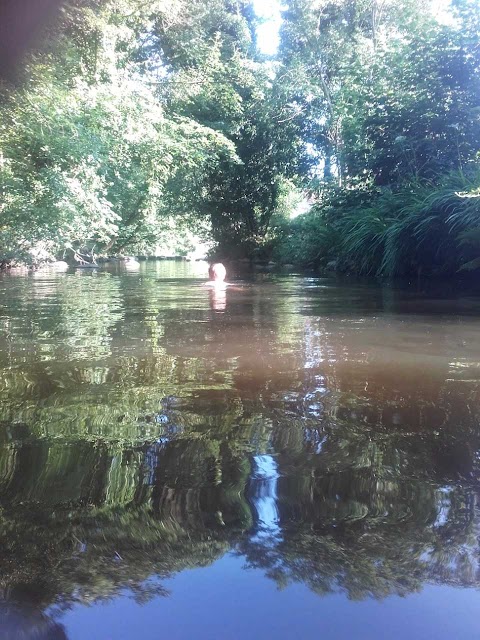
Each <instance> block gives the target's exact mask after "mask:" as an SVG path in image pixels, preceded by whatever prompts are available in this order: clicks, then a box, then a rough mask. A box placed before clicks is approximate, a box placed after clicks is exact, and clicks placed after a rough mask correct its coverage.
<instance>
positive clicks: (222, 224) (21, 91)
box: [0, 0, 480, 276]
mask: <svg viewBox="0 0 480 640" xmlns="http://www.w3.org/2000/svg"><path fill="white" fill-rule="evenodd" d="M436 7H437V3H436V2H434V1H433V0H422V1H420V2H418V1H415V2H414V1H413V0H402V2H393V1H390V0H354V1H351V0H331V1H327V0H289V2H286V3H284V6H282V18H283V19H282V26H281V29H280V44H279V47H278V50H277V52H276V53H275V54H273V55H266V54H264V53H262V46H261V44H262V43H259V42H258V41H257V26H258V23H259V18H257V16H256V15H255V11H254V7H253V4H252V2H251V1H250V0H234V1H230V0H215V1H214V2H209V3H207V2H205V1H204V0H195V1H193V2H186V0H152V1H151V2H140V0H121V1H120V2H117V1H115V2H113V1H111V0H108V1H107V2H99V1H98V0H69V1H68V2H66V3H64V4H63V5H62V9H61V11H59V12H58V14H57V16H56V19H55V20H53V21H51V22H50V24H49V25H48V27H47V28H46V30H45V31H44V33H43V35H42V38H41V40H40V44H37V46H36V48H33V49H31V50H30V51H29V53H28V55H27V56H26V57H25V58H24V59H23V60H22V61H21V62H20V63H19V65H18V67H17V69H16V73H15V74H11V76H10V77H9V78H8V79H5V80H4V81H3V84H2V85H1V96H0V97H1V102H0V115H1V125H0V190H1V200H0V215H1V227H0V259H2V260H3V261H9V260H12V259H14V260H23V261H26V262H30V263H39V262H41V261H42V260H45V259H54V258H57V259H58V258H65V257H66V258H70V259H73V258H74V257H75V256H78V255H88V256H92V255H93V254H122V253H137V254H144V255H149V254H158V253H160V254H163V255H165V254H168V253H172V252H174V253H180V254H185V253H186V252H188V251H189V249H191V248H192V247H193V245H194V244H195V242H196V241H198V240H199V239H202V240H208V241H210V242H213V243H214V244H215V246H216V252H217V253H218V254H219V255H223V256H228V257H230V258H250V259H259V260H271V259H274V260H275V261H277V262H280V263H282V262H283V263H295V264H298V265H300V266H306V267H314V268H325V267H327V266H329V267H330V268H336V269H339V270H343V271H350V272H358V273H363V274H377V275H385V276H395V275H409V274H442V273H449V274H453V273H457V272H459V271H461V270H473V269H477V268H479V266H480V197H479V196H480V193H479V189H480V177H479V176H480V172H479V171H480V170H479V166H478V162H479V151H480V97H479V96H480V49H479V47H478V41H479V34H480V12H479V11H478V4H477V2H476V0H452V3H451V6H450V7H449V10H448V14H445V16H443V19H442V20H439V18H438V16H437V15H436V14H435V12H434V10H435V8H436ZM445 18H447V19H445ZM305 209H308V210H307V211H306V212H304V213H302V214H301V215H299V216H298V217H296V218H293V214H295V213H296V212H298V211H300V210H305ZM212 246H213V245H212Z"/></svg>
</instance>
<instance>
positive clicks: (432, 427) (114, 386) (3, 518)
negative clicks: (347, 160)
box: [0, 264, 480, 638]
mask: <svg viewBox="0 0 480 640" xmlns="http://www.w3.org/2000/svg"><path fill="white" fill-rule="evenodd" d="M172 268H173V267H172V266H171V265H168V269H169V272H168V273H166V274H163V273H162V271H161V269H162V267H161V266H159V265H158V264H153V265H152V264H149V265H146V266H145V265H142V269H141V271H140V273H125V274H123V275H122V274H120V275H118V274H117V275H116V274H113V273H102V272H98V273H91V274H88V275H87V274H81V275H80V276H79V275H77V274H66V275H64V274H62V275H58V276H51V275H50V276H43V277H39V276H37V277H35V278H32V277H28V278H4V279H3V280H2V282H1V283H0V327H1V329H2V331H1V335H0V348H1V350H0V368H1V376H0V391H1V396H0V400H1V402H0V420H1V428H0V589H1V593H2V598H3V604H1V609H0V620H2V624H3V625H4V627H3V628H6V629H7V630H8V629H10V630H11V629H13V628H15V626H16V628H17V631H18V633H20V629H23V628H25V629H29V631H28V632H27V631H25V635H24V636H21V637H27V638H28V637H30V636H28V633H31V634H34V633H36V634H37V635H31V637H39V638H40V637H51V638H56V637H58V638H62V637H66V636H65V632H64V631H63V630H62V628H61V627H60V626H58V625H57V623H56V622H54V620H55V619H56V616H58V615H60V614H61V612H62V611H65V610H67V609H68V608H70V607H72V606H73V605H75V604H91V603H94V602H97V601H101V600H103V599H105V598H113V597H115V596H116V595H118V594H120V593H122V591H123V590H124V589H125V588H128V589H129V591H130V593H131V594H132V595H133V597H134V598H135V599H136V600H137V601H138V602H146V601H148V600H149V599H151V598H153V597H156V596H166V595H168V591H167V590H166V588H165V587H164V586H162V580H165V579H167V578H169V577H171V576H173V575H175V574H177V573H179V572H181V571H183V570H185V569H188V568H193V567H208V566H210V565H211V564H213V563H214V562H216V561H217V560H218V559H219V558H221V557H222V556H224V555H225V554H226V553H227V552H233V553H235V554H237V555H241V556H242V557H244V558H245V562H246V566H249V567H256V568H259V569H261V570H263V571H264V573H265V575H266V576H268V578H270V579H271V580H272V581H274V582H275V583H276V584H278V585H279V586H285V585H287V584H289V583H295V582H300V583H303V584H305V585H307V586H308V587H309V588H310V589H311V590H312V591H314V592H315V593H317V594H320V595H323V594H327V593H344V594H347V595H348V596H349V597H350V598H351V599H364V598H369V597H374V598H384V597H387V596H390V595H393V594H397V595H407V594H409V593H413V592H416V591H419V590H421V589H422V588H423V586H424V585H427V584H429V585H431V584H440V585H452V586H458V587H476V588H478V587H479V586H480V574H479V547H478V536H479V534H480V530H479V526H480V519H479V510H478V489H479V479H480V427H479V417H480V415H479V406H480V404H479V390H480V340H479V338H480V329H479V325H478V315H477V314H478V313H479V312H480V307H479V301H478V299H467V298H462V297H461V295H458V296H457V298H456V299H454V300H452V299H449V300H448V301H445V300H443V299H441V298H427V297H423V298H418V296H417V294H415V293H412V291H410V290H405V289H398V290H396V289H389V288H386V287H377V286H367V285H365V284H360V285H358V284H354V285H346V284H344V283H342V284H339V283H338V282H335V281H329V280H326V279H312V278H302V277H293V276H286V277H279V276H275V277H272V278H271V279H266V280H265V281H259V282H257V283H256V284H255V283H251V282H249V283H247V282H243V283H242V282H238V283H236V286H235V287H232V288H231V289H230V288H227V289H226V290H225V291H223V292H222V293H221V297H220V299H218V296H217V297H216V298H215V296H214V295H213V294H212V292H211V291H208V290H207V289H206V288H205V287H202V280H201V278H200V277H195V274H193V275H192V273H190V272H189V271H188V269H187V268H186V267H185V265H181V272H179V275H177V277H174V276H175V274H172V271H171V270H172ZM164 275H165V276H168V277H165V278H163V277H162V276H164ZM152 576H156V577H158V578H159V579H158V580H152V579H151V577H152ZM19 591H22V593H23V594H26V595H24V597H23V600H22V601H21V602H20V601H19V599H18V598H16V596H15V595H14V594H16V593H18V592H19ZM47 610H48V612H49V615H50V616H53V618H48V617H46V614H45V611H47ZM22 625H24V627H22ZM29 625H30V627H29ZM35 629H36V631H35ZM44 630H45V631H44ZM12 633H13V631H12ZM42 633H44V634H45V633H47V635H44V636H42V635H41V634H42ZM48 633H50V635H48ZM55 634H56V635H55ZM62 634H63V635H62ZM2 637H3V636H2ZM5 637H8V636H5ZM12 637H15V636H12ZM19 637H20V636H19Z"/></svg>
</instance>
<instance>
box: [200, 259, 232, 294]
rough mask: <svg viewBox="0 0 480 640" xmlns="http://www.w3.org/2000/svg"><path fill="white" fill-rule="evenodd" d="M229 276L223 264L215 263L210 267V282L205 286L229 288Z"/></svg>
mask: <svg viewBox="0 0 480 640" xmlns="http://www.w3.org/2000/svg"><path fill="white" fill-rule="evenodd" d="M226 276H227V270H226V269H225V267H224V265H223V264H222V263H221V262H215V263H214V264H211V265H210V266H209V267H208V277H209V278H210V280H209V281H208V282H206V283H205V284H206V285H207V286H208V285H210V286H213V287H219V288H224V287H226V286H228V282H225V278H226Z"/></svg>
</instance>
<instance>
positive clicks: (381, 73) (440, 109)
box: [277, 0, 480, 276]
mask: <svg viewBox="0 0 480 640" xmlns="http://www.w3.org/2000/svg"><path fill="white" fill-rule="evenodd" d="M453 5H454V6H453V7H452V9H451V14H450V20H449V21H448V24H446V25H443V24H440V23H439V22H438V21H437V20H436V19H435V17H434V16H433V15H432V12H431V10H432V8H434V4H432V3H429V2H420V3H419V2H416V3H413V2H409V1H407V0H405V1H404V2H402V3H390V2H388V1H381V0H366V1H363V2H362V1H360V0H359V1H358V2H353V3H352V2H314V1H310V0H307V1H305V0H300V1H298V2H297V1H296V0H295V1H293V2H291V3H290V4H289V11H288V12H287V14H286V17H285V22H284V32H283V56H284V63H283V64H284V66H285V67H286V68H287V69H289V71H290V73H291V74H292V75H293V76H295V77H298V76H300V77H304V78H308V79H309V85H308V91H309V92H310V94H309V97H310V103H309V104H310V108H309V109H308V116H309V118H310V121H311V125H310V135H311V139H310V142H311V144H312V146H313V148H314V149H315V150H316V152H317V153H318V156H319V159H320V162H321V163H323V167H324V168H323V171H322V172H321V177H320V179H319V181H318V183H317V185H316V188H314V193H315V199H314V206H313V208H312V210H311V212H310V213H309V214H308V215H305V216H302V217H301V218H299V219H297V220H295V221H294V222H293V223H292V224H287V225H285V223H283V224H280V225H279V227H278V231H279V234H280V236H281V237H282V242H281V245H280V247H279V248H278V249H277V253H278V254H279V256H286V259H287V260H289V261H300V262H301V263H302V264H304V265H306V266H307V265H308V266H322V265H323V266H325V265H327V263H328V262H329V261H335V262H334V264H335V266H336V267H337V268H339V269H343V270H348V271H357V272H360V273H366V274H382V275H388V276H392V275H402V274H411V273H445V272H447V273H455V272H457V271H458V270H459V269H462V268H463V269H470V268H476V267H478V266H479V264H480V263H479V241H478V238H479V230H480V199H479V197H478V196H479V187H480V176H479V166H478V159H479V155H478V154H479V150H480V142H479V141H480V50H479V48H478V39H479V34H480V12H479V11H478V5H477V4H476V3H475V2H464V1H461V0H460V1H458V2H454V3H453Z"/></svg>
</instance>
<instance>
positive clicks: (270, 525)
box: [251, 454, 281, 541]
mask: <svg viewBox="0 0 480 640" xmlns="http://www.w3.org/2000/svg"><path fill="white" fill-rule="evenodd" d="M253 464H254V469H253V475H252V479H251V486H252V501H253V504H254V507H255V511H256V514H257V527H258V530H257V533H256V535H255V538H254V539H255V540H257V541H258V540H261V539H262V538H269V539H270V540H274V539H278V537H279V535H280V532H281V529H280V525H279V514H278V507H277V482H278V478H279V474H278V467H277V463H276V462H275V459H274V457H273V456H271V455H268V454H264V455H256V456H253Z"/></svg>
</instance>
